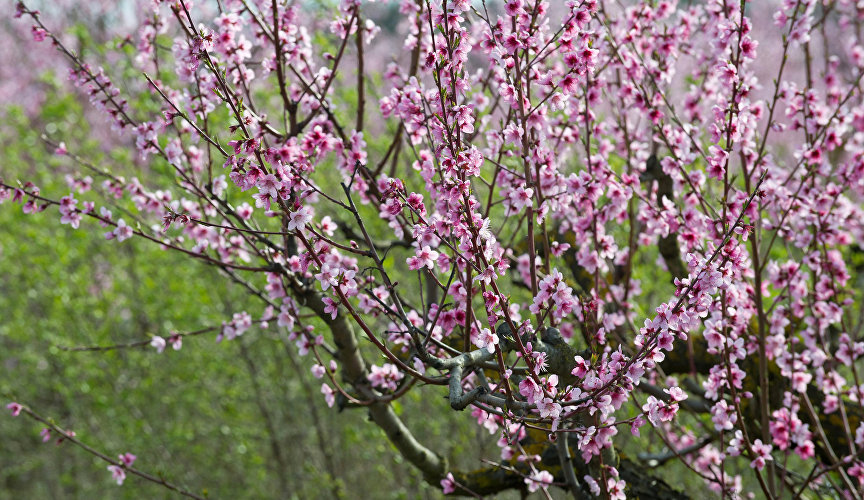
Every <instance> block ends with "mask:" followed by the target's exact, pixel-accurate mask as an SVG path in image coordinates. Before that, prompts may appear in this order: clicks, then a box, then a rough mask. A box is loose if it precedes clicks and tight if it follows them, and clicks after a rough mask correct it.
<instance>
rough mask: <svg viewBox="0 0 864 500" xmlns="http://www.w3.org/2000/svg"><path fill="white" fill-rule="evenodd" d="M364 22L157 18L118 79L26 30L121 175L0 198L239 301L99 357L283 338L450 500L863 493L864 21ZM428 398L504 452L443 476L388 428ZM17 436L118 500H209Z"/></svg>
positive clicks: (363, 17)
mask: <svg viewBox="0 0 864 500" xmlns="http://www.w3.org/2000/svg"><path fill="white" fill-rule="evenodd" d="M379 6H380V4H371V3H370V4H369V5H367V4H366V3H362V2H360V1H358V0H347V1H343V2H341V3H340V4H339V6H338V8H333V9H332V11H329V12H322V10H321V9H319V8H315V9H313V8H312V7H309V6H305V4H303V3H294V2H285V1H280V0H272V1H270V0H228V1H222V2H219V3H218V4H216V3H215V2H214V5H200V6H199V5H197V4H196V5H192V2H190V1H186V0H178V1H155V2H152V4H150V5H148V9H149V10H148V11H147V12H146V14H145V15H142V16H141V21H140V26H139V27H138V29H137V31H136V32H135V33H134V34H133V35H131V36H130V38H129V39H128V41H129V43H131V44H134V47H135V50H134V55H132V56H131V61H130V64H132V65H134V67H135V68H137V70H138V71H137V75H140V77H138V78H137V81H127V82H124V84H123V85H122V86H121V85H117V84H115V83H114V75H112V71H111V70H112V68H111V66H110V65H108V64H107V63H105V62H102V61H98V60H88V59H86V58H85V57H82V56H79V55H78V54H77V53H76V52H75V51H74V50H73V49H72V48H70V47H68V46H67V45H66V44H64V43H63V41H62V37H61V35H60V34H59V33H58V31H57V29H58V28H59V27H58V26H51V25H49V23H48V22H47V21H44V22H43V18H42V16H41V15H40V13H39V12H38V11H36V10H33V9H32V8H31V7H30V6H28V5H26V4H24V3H19V4H18V6H17V11H16V14H15V15H16V17H19V18H21V20H20V21H19V22H22V23H27V25H28V26H30V30H31V34H32V37H33V39H34V40H35V41H36V42H40V43H41V44H48V45H51V46H53V47H54V48H55V49H56V56H53V57H56V63H57V64H66V65H68V68H69V77H70V80H71V81H72V82H73V83H74V85H76V86H77V87H78V88H79V89H80V91H81V92H83V93H85V94H86V95H87V96H88V97H89V99H90V101H91V103H92V105H93V106H94V107H95V108H96V109H98V110H100V111H101V112H102V118H99V119H100V120H102V126H103V127H110V128H111V129H113V130H114V131H115V132H116V135H117V137H118V139H117V140H118V141H121V142H122V144H126V145H128V147H129V148H131V149H133V150H134V153H135V155H136V156H137V158H138V162H139V165H140V168H139V170H140V172H139V173H138V175H136V176H135V177H132V178H125V177H123V176H122V175H120V173H118V171H117V170H116V169H115V168H114V167H113V166H112V165H111V164H98V163H93V162H90V161H88V159H87V158H83V157H81V156H79V155H78V152H77V151H76V148H75V144H71V143H64V142H63V141H62V137H57V138H55V139H56V142H54V143H52V144H53V145H54V147H56V154H58V155H64V156H68V157H69V158H71V160H72V161H73V162H74V163H75V164H76V165H78V166H79V167H80V175H79V176H77V177H75V178H73V179H71V180H70V186H71V189H72V192H51V193H49V192H44V191H41V190H40V189H39V187H38V186H35V185H33V184H32V183H30V182H28V180H27V179H11V178H3V179H2V182H0V201H6V202H7V204H11V205H13V206H20V207H21V208H22V209H23V210H24V212H26V213H32V214H37V213H40V212H44V213H42V214H41V215H38V216H37V217H49V218H55V219H56V220H57V221H58V222H59V223H60V224H65V225H69V226H71V227H72V228H75V229H77V230H78V231H99V232H101V233H104V237H105V240H107V241H106V242H105V246H106V251H108V250H110V249H111V247H112V246H114V245H123V244H124V242H125V241H126V240H128V239H132V238H138V239H141V240H146V241H147V242H149V243H150V244H152V245H155V246H157V247H159V248H162V249H164V250H165V251H169V252H179V253H181V254H184V255H185V256H187V257H188V259H189V261H190V262H198V263H201V264H203V265H207V266H213V267H215V268H217V269H218V270H219V272H220V273H221V275H222V276H224V279H225V280H226V282H230V283H231V284H232V285H233V286H236V287H238V288H239V289H242V290H245V291H248V293H249V294H250V297H251V298H252V299H254V300H255V301H256V302H257V304H258V307H257V308H256V309H254V310H249V311H246V310H237V311H234V312H232V313H231V315H230V316H229V317H226V318H225V320H224V322H223V324H222V325H221V326H218V327H213V328H203V329H201V330H197V331H191V332H183V333H177V332H171V333H169V332H166V333H165V334H164V335H159V336H153V337H152V338H146V337H145V338H141V339H140V341H138V342H133V343H130V344H123V345H117V346H111V347H112V348H146V349H150V350H151V351H152V354H153V355H159V354H158V353H162V352H163V351H164V350H166V349H169V348H171V349H176V350H179V349H181V347H183V348H186V349H194V348H195V343H196V342H205V341H207V340H205V339H203V338H200V337H209V339H210V341H216V342H231V341H232V340H235V339H236V338H237V337H239V336H242V335H255V334H256V333H257V332H260V331H262V330H264V329H285V330H286V331H287V332H289V333H290V336H291V339H292V340H293V341H295V343H296V348H297V350H298V352H299V354H301V355H304V356H309V357H312V358H314V366H313V368H312V373H311V374H310V376H311V377H314V378H317V379H319V381H320V384H321V385H320V387H321V394H322V397H323V398H324V399H325V400H326V402H327V404H328V405H329V406H332V407H338V408H339V409H345V410H346V411H348V410H350V411H357V410H360V411H365V412H368V415H369V417H370V422H371V424H372V425H376V426H378V427H379V428H380V429H382V430H383V432H384V434H385V435H386V436H387V438H388V439H389V441H390V443H391V444H392V445H393V447H394V449H395V452H396V453H399V454H400V455H401V456H402V458H403V459H404V460H405V461H406V462H408V463H410V464H411V465H412V466H413V467H416V468H417V469H418V470H419V471H421V472H422V474H423V477H424V478H425V479H426V480H427V482H429V483H430V484H433V485H436V486H439V487H440V488H441V489H442V490H443V492H444V493H447V494H454V495H467V496H478V497H479V496H485V495H492V494H495V493H498V492H501V491H504V490H508V489H517V490H521V491H523V492H538V494H543V495H545V496H546V497H550V492H551V491H553V490H555V489H559V490H563V491H567V492H569V494H570V495H572V496H573V497H575V498H593V497H595V496H597V497H602V498H611V499H616V500H617V499H621V498H625V497H626V496H631V497H642V498H684V497H691V496H692V497H694V498H699V497H703V495H704V493H703V490H699V491H693V492H688V491H679V490H678V489H677V488H676V486H677V485H675V483H676V482H677V481H673V480H672V479H673V478H670V477H666V476H664V469H662V468H660V467H661V466H662V465H664V464H665V463H667V462H670V461H677V462H680V463H681V464H682V465H683V466H684V467H686V469H687V470H688V471H689V473H691V474H693V477H697V478H698V479H699V481H703V482H704V484H705V490H704V491H707V490H710V491H712V492H713V494H714V495H716V496H718V497H722V498H738V497H741V496H746V495H748V494H751V493H752V494H755V495H756V496H758V497H766V498H781V497H783V498H786V497H797V496H800V495H811V494H815V495H823V494H824V495H828V496H832V497H839V496H843V497H847V498H861V497H862V495H864V489H862V484H864V425H862V421H864V408H862V406H861V399H862V398H864V385H862V382H861V380H859V374H858V373H857V367H858V366H862V365H861V364H860V363H859V358H860V357H861V356H862V354H864V341H862V325H864V318H862V315H861V307H862V306H864V302H862V300H861V296H860V293H857V289H858V288H859V285H860V280H861V278H862V277H861V276H859V273H858V271H859V268H860V266H857V265H856V264H855V263H856V262H857V260H858V256H859V254H860V246H859V242H860V241H861V240H862V238H864V225H862V224H864V211H862V204H861V201H862V200H861V197H862V195H864V102H862V97H861V79H862V75H864V47H862V46H861V45H860V44H859V43H860V42H859V41H860V40H861V34H862V33H861V30H862V27H864V26H862V25H864V7H862V6H861V5H860V2H857V3H856V2H854V1H851V0H783V1H782V2H769V1H765V2H762V1H759V2H754V1H746V0H725V1H724V0H710V1H705V2H688V1H685V0H680V1H678V2H675V1H669V0H657V1H648V0H644V1H641V2H639V1H630V2H613V1H603V0H582V1H579V0H570V1H568V2H566V4H563V3H562V4H558V3H556V2H548V1H543V0H510V1H507V2H491V1H489V2H482V1H479V2H470V1H468V0H455V1H445V2H443V3H442V2H431V1H427V0H403V1H402V2H401V3H400V4H399V6H398V8H399V13H400V19H399V24H398V26H397V30H398V32H397V33H398V34H399V36H397V37H395V38H398V40H399V42H398V43H397V42H394V37H392V36H391V37H390V38H389V39H384V40H383V41H381V36H382V34H381V33H380V31H381V29H380V27H379V26H378V25H377V24H376V22H375V21H374V18H375V15H374V14H375V13H376V12H379V11H378V10H376V9H377V8H378V7H379ZM45 8H46V9H47V8H48V7H45ZM403 35H404V36H403ZM321 40H326V41H327V48H322V47H323V46H324V45H323V42H322V41H321ZM165 41H169V42H170V43H168V44H166V43H162V42H165ZM399 43H402V45H401V46H399ZM20 50H27V49H24V48H21V49H20ZM133 101H134V102H144V103H145V104H146V105H140V106H131V105H130V104H129V103H130V102H133ZM52 140H53V139H52ZM121 203H125V204H121ZM121 207H122V208H121ZM187 337H189V339H188V340H187ZM193 338H194V339H193ZM184 342H185V345H184ZM422 386H428V387H427V389H426V391H427V392H426V394H436V395H437V396H436V397H445V398H447V400H448V401H449V405H450V407H451V408H452V410H453V411H457V412H464V416H465V418H466V419H473V420H476V422H477V424H478V425H480V426H482V427H484V428H485V429H487V430H488V431H489V436H490V437H489V439H490V440H493V441H494V440H495V439H497V440H498V441H497V443H498V445H499V447H500V455H498V456H490V457H488V459H487V460H484V461H483V462H482V463H478V464H477V465H476V467H474V468H472V469H468V470H460V469H457V468H455V467H452V466H451V465H450V461H449V460H448V457H447V456H446V455H445V450H440V449H436V444H437V439H436V437H435V436H427V435H424V433H423V429H422V428H409V427H408V426H406V424H405V423H404V422H403V420H402V418H401V417H400V416H399V414H398V412H397V411H395V410H394V402H396V401H397V400H399V399H400V398H402V397H403V396H405V395H406V394H409V393H411V392H412V391H417V390H419V388H420V387H422ZM8 409H9V410H10V412H11V413H12V415H13V416H17V415H19V414H20V415H26V416H29V417H31V418H33V419H36V420H38V421H40V422H43V423H44V424H45V426H46V427H45V430H44V431H43V436H44V437H45V439H46V440H51V439H55V438H56V439H60V440H67V441H69V442H72V443H74V444H75V445H78V446H79V447H81V448H83V449H84V450H86V451H87V452H89V453H91V454H94V455H96V456H98V457H99V458H101V459H102V460H104V461H105V462H106V463H107V467H108V470H109V471H110V474H111V477H112V478H113V479H114V480H115V481H116V482H117V483H123V481H124V479H127V478H128V477H129V476H130V475H135V476H138V477H140V478H143V479H145V480H149V481H151V482H155V483H158V484H161V485H163V486H165V487H167V488H169V489H172V490H174V491H176V492H178V493H180V494H183V495H186V496H188V497H192V498H203V497H204V496H206V494H205V493H203V491H204V490H205V488H206V485H198V486H197V489H196V487H181V486H178V485H176V484H175V483H173V482H172V481H171V478H170V474H168V475H166V476H163V475H162V474H156V473H153V472H150V471H148V469H147V468H146V467H145V465H146V464H147V463H148V461H147V458H146V457H141V458H140V459H139V460H138V461H137V462H136V458H137V457H136V456H135V455H133V454H132V453H124V454H122V455H119V456H117V458H114V456H113V455H111V454H108V453H104V452H102V451H100V450H98V449H96V445H95V444H94V443H87V442H84V441H82V440H79V439H78V438H77V437H76V436H75V434H74V432H72V431H70V430H67V429H63V428H62V427H60V426H58V424H56V423H54V421H53V420H51V419H50V418H48V417H47V416H44V415H42V414H41V413H40V412H39V408H35V407H31V406H29V405H28V404H27V402H26V401H15V402H9V406H8ZM405 411H410V408H407V409H406V410H405ZM132 451H134V450H132ZM136 464H137V465H136ZM150 465H153V464H152V462H151V463H150ZM139 466H140V467H141V468H138V467H139ZM151 469H152V467H151ZM669 483H672V485H670V484H669ZM216 493H217V494H218V492H216Z"/></svg>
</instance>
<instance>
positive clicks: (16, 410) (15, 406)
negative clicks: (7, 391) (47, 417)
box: [6, 403, 23, 417]
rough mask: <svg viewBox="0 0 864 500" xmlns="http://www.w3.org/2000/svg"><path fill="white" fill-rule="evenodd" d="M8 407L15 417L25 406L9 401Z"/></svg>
mask: <svg viewBox="0 0 864 500" xmlns="http://www.w3.org/2000/svg"><path fill="white" fill-rule="evenodd" d="M6 408H7V409H8V410H9V411H10V412H12V416H13V417H17V416H18V415H19V414H21V409H22V408H23V406H21V405H20V404H18V403H9V404H8V405H6Z"/></svg>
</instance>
